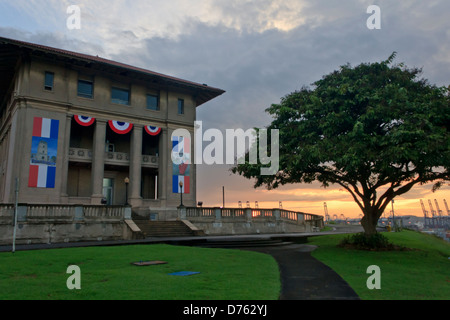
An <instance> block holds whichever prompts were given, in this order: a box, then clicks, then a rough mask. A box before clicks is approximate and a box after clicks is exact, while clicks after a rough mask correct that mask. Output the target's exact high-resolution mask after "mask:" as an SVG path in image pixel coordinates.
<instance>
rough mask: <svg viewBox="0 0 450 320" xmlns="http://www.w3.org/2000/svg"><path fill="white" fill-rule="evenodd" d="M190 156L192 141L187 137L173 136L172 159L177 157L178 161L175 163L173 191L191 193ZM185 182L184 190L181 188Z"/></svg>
mask: <svg viewBox="0 0 450 320" xmlns="http://www.w3.org/2000/svg"><path fill="white" fill-rule="evenodd" d="M190 156H191V141H190V139H189V138H187V137H172V159H177V160H178V163H173V176H172V192H173V193H181V191H182V192H183V193H186V194H188V193H190V192H191V190H190V167H191V166H190V164H189V163H190ZM180 182H182V183H183V190H181V188H180Z"/></svg>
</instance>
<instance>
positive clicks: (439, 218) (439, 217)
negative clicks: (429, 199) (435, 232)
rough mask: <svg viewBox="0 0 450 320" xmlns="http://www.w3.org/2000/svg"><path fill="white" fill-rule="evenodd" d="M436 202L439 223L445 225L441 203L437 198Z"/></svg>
mask: <svg viewBox="0 0 450 320" xmlns="http://www.w3.org/2000/svg"><path fill="white" fill-rule="evenodd" d="M434 203H435V204H436V210H437V216H438V223H439V224H440V225H443V220H442V219H443V217H442V210H441V209H440V208H439V204H438V202H437V200H436V199H434Z"/></svg>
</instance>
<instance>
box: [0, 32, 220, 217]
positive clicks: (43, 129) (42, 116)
mask: <svg viewBox="0 0 450 320" xmlns="http://www.w3.org/2000/svg"><path fill="white" fill-rule="evenodd" d="M0 72H1V76H0V117H1V118H0V201H1V202H2V203H14V202H15V200H16V194H17V195H18V198H17V201H18V202H19V203H33V204H83V205H91V204H94V205H100V204H108V205H125V204H129V205H130V206H132V208H133V210H134V211H135V212H136V213H139V214H143V215H147V214H148V213H149V212H155V213H157V214H159V215H160V216H159V219H162V220H164V219H165V218H167V219H169V218H171V217H173V215H174V214H176V207H177V206H178V205H179V204H180V193H181V192H182V193H183V203H184V204H185V205H187V206H195V205H196V167H195V164H190V163H189V161H185V162H182V163H180V164H174V163H173V162H172V152H174V150H176V153H177V156H180V155H181V156H182V157H184V159H189V154H190V150H193V141H188V140H187V139H183V137H172V133H173V132H174V130H176V129H186V130H187V131H189V132H190V133H191V136H194V121H195V120H196V108H197V107H198V106H200V105H202V104H204V103H206V102H208V101H210V100H211V99H214V98H215V97H217V96H219V95H221V94H223V93H224V91H223V90H221V89H218V88H213V87H210V86H208V85H205V84H198V83H194V82H191V81H187V80H182V79H179V78H175V77H171V76H167V75H163V74H159V73H155V72H152V71H149V70H144V69H140V68H136V67H132V66H129V65H125V64H122V63H118V62H115V61H111V60H106V59H103V58H99V57H94V56H88V55H84V54H80V53H76V52H69V51H65V50H60V49H56V48H50V47H45V46H41V45H36V44H31V43H26V42H21V41H17V40H12V39H6V38H0ZM16 181H18V184H17V188H18V192H17V193H16ZM180 182H181V183H182V184H180Z"/></svg>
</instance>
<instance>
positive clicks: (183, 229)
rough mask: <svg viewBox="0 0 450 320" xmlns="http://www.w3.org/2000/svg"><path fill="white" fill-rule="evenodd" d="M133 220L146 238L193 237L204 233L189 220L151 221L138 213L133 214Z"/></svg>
mask: <svg viewBox="0 0 450 320" xmlns="http://www.w3.org/2000/svg"><path fill="white" fill-rule="evenodd" d="M132 219H133V222H134V223H135V224H136V225H137V226H138V228H139V229H140V230H141V232H142V234H143V237H144V238H150V237H192V236H197V235H202V232H201V230H198V229H197V228H196V227H195V226H194V225H192V224H191V223H190V222H189V221H180V220H177V221H151V220H149V219H148V218H146V217H143V216H140V215H138V214H135V213H133V214H132Z"/></svg>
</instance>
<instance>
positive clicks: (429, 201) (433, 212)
mask: <svg viewBox="0 0 450 320" xmlns="http://www.w3.org/2000/svg"><path fill="white" fill-rule="evenodd" d="M428 205H429V206H430V212H431V216H432V221H433V226H434V225H435V224H436V211H435V210H434V209H433V205H432V204H431V200H430V199H428Z"/></svg>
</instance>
